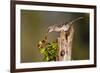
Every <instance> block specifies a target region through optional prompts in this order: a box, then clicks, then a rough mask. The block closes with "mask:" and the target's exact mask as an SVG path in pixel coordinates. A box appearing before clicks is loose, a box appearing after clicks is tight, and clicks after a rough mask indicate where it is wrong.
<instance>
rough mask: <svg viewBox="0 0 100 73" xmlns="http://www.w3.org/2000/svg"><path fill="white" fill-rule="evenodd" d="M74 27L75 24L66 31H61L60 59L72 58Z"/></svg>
mask: <svg viewBox="0 0 100 73" xmlns="http://www.w3.org/2000/svg"><path fill="white" fill-rule="evenodd" d="M73 35H74V28H73V26H71V27H70V29H69V30H68V31H67V32H66V31H63V30H62V31H61V32H60V36H59V37H58V47H59V51H58V60H59V61H67V60H71V52H72V42H73Z"/></svg>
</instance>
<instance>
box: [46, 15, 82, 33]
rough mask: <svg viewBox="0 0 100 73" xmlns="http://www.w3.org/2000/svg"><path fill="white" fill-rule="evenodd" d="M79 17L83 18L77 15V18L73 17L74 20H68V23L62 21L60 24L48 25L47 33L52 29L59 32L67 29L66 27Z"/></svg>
mask: <svg viewBox="0 0 100 73" xmlns="http://www.w3.org/2000/svg"><path fill="white" fill-rule="evenodd" d="M80 19H83V17H79V18H76V19H74V20H72V21H71V22H69V23H66V22H65V23H63V24H60V25H56V24H54V25H52V26H50V27H48V31H47V32H48V33H50V32H53V31H55V32H60V31H62V30H63V31H68V29H69V28H70V27H71V25H72V24H73V23H74V22H75V21H77V20H80Z"/></svg>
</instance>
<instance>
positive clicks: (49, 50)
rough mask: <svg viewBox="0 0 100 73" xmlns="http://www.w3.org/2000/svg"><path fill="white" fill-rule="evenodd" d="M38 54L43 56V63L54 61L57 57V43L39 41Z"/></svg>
mask: <svg viewBox="0 0 100 73" xmlns="http://www.w3.org/2000/svg"><path fill="white" fill-rule="evenodd" d="M38 48H39V50H40V53H41V54H42V55H43V61H56V56H57V48H58V44H57V42H49V43H47V42H44V41H40V42H39V44H38Z"/></svg>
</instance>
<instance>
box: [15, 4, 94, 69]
mask: <svg viewBox="0 0 100 73" xmlns="http://www.w3.org/2000/svg"><path fill="white" fill-rule="evenodd" d="M21 9H25V10H42V11H60V12H61V11H62V12H82V13H90V20H89V21H90V30H89V31H90V41H89V42H90V45H91V46H90V59H89V60H80V61H62V62H45V63H44V62H35V63H20V62H21V59H20V25H21V24H20V22H21V19H20V14H21ZM15 23H16V35H17V36H16V69H21V68H22V69H23V68H40V67H55V66H56V67H57V66H73V65H86V64H94V40H93V39H94V10H93V9H85V8H70V7H51V6H35V5H20V4H19V5H16V22H15Z"/></svg>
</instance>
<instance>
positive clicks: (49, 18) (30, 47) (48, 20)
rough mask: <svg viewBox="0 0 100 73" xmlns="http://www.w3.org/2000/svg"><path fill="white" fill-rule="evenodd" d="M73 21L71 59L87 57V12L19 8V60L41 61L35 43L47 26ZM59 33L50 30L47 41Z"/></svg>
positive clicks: (84, 58)
mask: <svg viewBox="0 0 100 73" xmlns="http://www.w3.org/2000/svg"><path fill="white" fill-rule="evenodd" d="M78 17H84V18H83V19H81V20H79V21H77V22H75V23H74V29H75V33H74V38H73V48H72V60H86V59H89V14H88V13H75V12H55V11H34V10H21V62H22V63H24V62H41V61H42V56H41V54H40V52H39V49H38V48H37V44H38V42H39V41H40V40H42V39H43V37H44V35H45V32H46V30H47V28H48V27H49V26H51V25H53V24H61V23H64V22H70V21H71V20H74V19H76V18H78ZM58 36H59V33H56V32H52V33H50V34H49V36H48V41H52V40H55V39H57V37H58Z"/></svg>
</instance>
